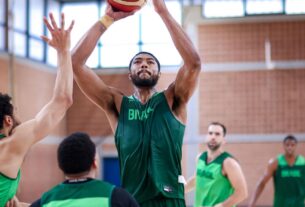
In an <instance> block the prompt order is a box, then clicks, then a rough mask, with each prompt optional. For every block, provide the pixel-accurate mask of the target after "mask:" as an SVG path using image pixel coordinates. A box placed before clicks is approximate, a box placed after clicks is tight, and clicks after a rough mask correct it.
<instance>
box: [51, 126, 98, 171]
mask: <svg viewBox="0 0 305 207" xmlns="http://www.w3.org/2000/svg"><path fill="white" fill-rule="evenodd" d="M95 152H96V149H95V145H94V143H93V142H92V141H91V139H90V137H89V135H88V134H86V133H83V132H75V133H73V134H71V135H69V136H68V137H67V138H65V139H64V140H63V141H62V142H61V144H60V145H59V147H58V151H57V160H58V165H59V168H60V169H61V170H62V171H63V172H64V173H65V174H70V175H71V174H72V175H73V174H79V173H84V172H87V171H89V170H90V168H91V166H92V164H93V162H94V157H95Z"/></svg>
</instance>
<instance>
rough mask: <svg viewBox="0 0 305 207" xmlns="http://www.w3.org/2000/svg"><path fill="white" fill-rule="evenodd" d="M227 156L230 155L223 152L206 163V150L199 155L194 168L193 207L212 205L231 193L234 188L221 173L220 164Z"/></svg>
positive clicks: (220, 201) (223, 199)
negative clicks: (194, 190)
mask: <svg viewBox="0 0 305 207" xmlns="http://www.w3.org/2000/svg"><path fill="white" fill-rule="evenodd" d="M228 157H232V156H231V155H230V154H229V153H227V152H223V153H222V154H220V155H219V156H218V157H217V158H216V159H214V160H213V161H212V162H210V163H207V158H208V153H207V152H204V153H202V155H201V156H200V157H199V160H198V163H197V170H196V195H195V207H202V206H214V205H216V204H218V203H222V202H223V201H225V200H226V199H227V198H228V197H230V195H232V194H233V192H234V189H233V187H232V185H231V183H230V181H229V180H228V178H227V177H225V176H224V175H223V174H222V164H223V162H224V160H225V159H226V158H228Z"/></svg>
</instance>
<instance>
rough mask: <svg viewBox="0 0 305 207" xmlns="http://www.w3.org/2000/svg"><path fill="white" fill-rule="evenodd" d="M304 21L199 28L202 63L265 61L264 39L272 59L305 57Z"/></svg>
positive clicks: (299, 58) (218, 25) (298, 58)
mask: <svg viewBox="0 0 305 207" xmlns="http://www.w3.org/2000/svg"><path fill="white" fill-rule="evenodd" d="M304 36H305V21H288V22H262V23H253V22H252V23H234V24H233V23H232V24H230V23H226V24H215V25H213V24H211V25H210V24H208V25H201V26H199V28H198V42H199V43H198V44H199V51H200V54H201V57H202V60H203V63H223V62H247V61H248V62H249V61H250V62H253V61H264V60H265V41H266V40H269V41H270V44H271V51H272V56H271V58H272V60H304V59H305V38H304Z"/></svg>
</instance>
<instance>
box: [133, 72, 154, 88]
mask: <svg viewBox="0 0 305 207" xmlns="http://www.w3.org/2000/svg"><path fill="white" fill-rule="evenodd" d="M130 78H131V81H132V83H133V84H134V85H135V86H137V87H140V88H141V87H145V88H146V87H147V88H152V87H154V86H155V85H156V84H157V82H158V80H159V75H158V74H157V75H151V76H150V77H148V78H142V77H141V76H140V75H138V74H131V75H130Z"/></svg>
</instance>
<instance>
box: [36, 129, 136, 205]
mask: <svg viewBox="0 0 305 207" xmlns="http://www.w3.org/2000/svg"><path fill="white" fill-rule="evenodd" d="M57 161H58V165H59V168H60V169H61V170H62V171H63V172H64V174H65V177H66V180H65V181H64V182H63V183H60V184H59V185H57V186H55V187H53V188H52V189H51V190H49V191H47V192H45V193H44V194H43V195H42V197H41V198H40V199H39V200H37V201H35V202H34V203H33V204H32V205H31V207H40V206H88V207H138V206H139V205H138V204H137V202H136V201H135V200H134V198H133V197H132V196H131V195H130V194H129V193H127V192H126V191H125V190H124V189H122V188H119V187H115V186H114V185H111V184H110V183H106V182H103V181H100V180H96V179H95V176H96V174H97V160H96V149H95V145H94V143H93V142H92V141H91V140H90V137H89V136H88V135H87V134H85V133H82V132H76V133H73V134H71V135H69V136H68V137H67V138H66V139H64V140H63V141H62V143H61V144H60V145H59V147H58V150H57Z"/></svg>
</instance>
